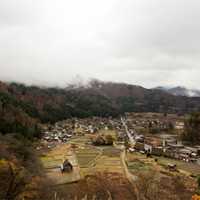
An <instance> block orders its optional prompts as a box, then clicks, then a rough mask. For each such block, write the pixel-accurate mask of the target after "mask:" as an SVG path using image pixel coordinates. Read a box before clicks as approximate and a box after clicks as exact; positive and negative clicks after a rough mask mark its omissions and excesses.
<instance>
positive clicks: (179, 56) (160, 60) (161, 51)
mask: <svg viewBox="0 0 200 200" xmlns="http://www.w3.org/2000/svg"><path fill="white" fill-rule="evenodd" d="M199 10H200V1H199V0H73V1H72V0H71V1H69V0H0V79H1V80H6V81H11V80H13V81H19V82H25V83H28V84H32V83H34V84H42V85H44V84H51V85H54V84H55V85H65V84H67V83H69V82H70V81H74V80H76V79H77V77H81V78H82V79H84V80H87V79H88V78H97V79H100V80H106V81H115V82H127V83H132V84H138V85H142V86H145V87H148V88H150V87H154V86H158V85H165V86H175V85H182V86H187V87H190V88H197V89H200V78H199V75H200V21H199V19H200V12H199Z"/></svg>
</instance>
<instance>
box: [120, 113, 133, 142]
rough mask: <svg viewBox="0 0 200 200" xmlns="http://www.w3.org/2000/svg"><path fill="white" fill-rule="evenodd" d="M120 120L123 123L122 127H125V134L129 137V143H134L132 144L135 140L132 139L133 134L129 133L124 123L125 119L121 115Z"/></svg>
mask: <svg viewBox="0 0 200 200" xmlns="http://www.w3.org/2000/svg"><path fill="white" fill-rule="evenodd" d="M121 122H122V124H123V126H124V128H125V130H126V134H127V136H128V138H129V141H130V143H131V144H132V145H134V144H135V140H134V138H133V136H132V135H131V133H130V132H129V130H128V127H127V125H126V122H125V119H124V118H122V117H121Z"/></svg>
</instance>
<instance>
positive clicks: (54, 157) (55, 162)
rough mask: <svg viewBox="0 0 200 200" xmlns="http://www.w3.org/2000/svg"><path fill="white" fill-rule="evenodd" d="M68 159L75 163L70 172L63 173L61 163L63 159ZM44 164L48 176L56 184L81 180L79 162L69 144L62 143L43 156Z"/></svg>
mask: <svg viewBox="0 0 200 200" xmlns="http://www.w3.org/2000/svg"><path fill="white" fill-rule="evenodd" d="M65 159H68V160H69V162H70V163H71V164H72V165H73V171H72V172H70V173H61V171H60V165H61V163H62V162H63V160H65ZM41 160H42V163H43V166H44V168H45V171H46V175H47V177H48V178H50V179H51V180H52V183H53V184H54V185H59V184H66V183H72V182H76V181H79V180H80V178H81V177H80V169H79V166H78V163H77V159H76V154H75V153H74V151H73V150H72V149H71V148H70V147H69V145H67V144H60V145H58V146H56V147H55V148H53V149H52V150H51V151H50V152H48V153H47V154H46V155H45V156H43V157H41Z"/></svg>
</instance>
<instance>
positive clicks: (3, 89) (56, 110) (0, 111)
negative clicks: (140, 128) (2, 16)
mask: <svg viewBox="0 0 200 200" xmlns="http://www.w3.org/2000/svg"><path fill="white" fill-rule="evenodd" d="M192 111H200V98H198V97H196V98H189V97H179V96H174V95H171V94H168V93H166V92H163V91H160V90H156V89H155V90H154V89H152V90H149V89H145V88H143V87H140V86H134V85H129V84H123V83H112V82H101V81H91V82H90V83H89V84H88V85H87V86H82V87H72V86H70V87H66V88H42V87H36V86H25V85H23V84H17V83H9V84H8V83H3V82H1V83H0V132H2V133H6V132H22V133H24V134H26V133H27V132H29V133H30V134H31V135H34V133H35V132H37V129H38V126H37V124H38V122H42V123H46V122H52V123H53V122H56V121H59V120H62V119H66V118H69V117H90V116H103V117H106V116H117V115H120V114H122V113H124V112H168V113H188V112H192Z"/></svg>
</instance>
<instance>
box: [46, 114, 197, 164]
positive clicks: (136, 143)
mask: <svg viewBox="0 0 200 200" xmlns="http://www.w3.org/2000/svg"><path fill="white" fill-rule="evenodd" d="M142 116H143V117H142ZM183 129H184V122H183V118H180V117H177V116H174V115H171V116H162V115H161V114H155V113H146V114H136V113H127V114H126V115H125V116H124V117H121V118H118V119H112V118H100V117H93V118H88V119H69V120H65V121H61V122H57V123H56V124H55V125H46V126H45V127H44V129H43V130H44V136H43V139H42V141H43V143H44V144H47V146H48V148H52V147H54V146H55V145H56V144H57V143H67V142H68V141H70V139H71V138H73V137H74V136H84V135H85V134H92V135H98V133H99V132H100V131H101V130H105V131H106V130H115V131H116V140H115V143H116V144H123V145H126V148H127V150H128V151H129V152H134V151H137V152H140V153H142V154H145V153H148V154H151V155H155V156H164V157H168V158H173V159H178V160H183V161H185V162H193V163H199V158H200V146H193V147H190V146H188V145H186V144H183V142H182V141H181V139H180V134H181V132H182V131H183ZM127 143H128V145H127Z"/></svg>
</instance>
